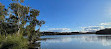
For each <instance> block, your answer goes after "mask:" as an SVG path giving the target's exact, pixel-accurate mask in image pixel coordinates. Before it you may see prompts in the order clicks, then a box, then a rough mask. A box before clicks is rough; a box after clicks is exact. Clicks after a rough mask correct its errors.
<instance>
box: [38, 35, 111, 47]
mask: <svg viewBox="0 0 111 49" xmlns="http://www.w3.org/2000/svg"><path fill="white" fill-rule="evenodd" d="M41 38H42V39H45V40H41V41H40V42H41V43H40V47H41V49H111V35H56V36H42V37H41Z"/></svg>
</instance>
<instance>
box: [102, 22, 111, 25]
mask: <svg viewBox="0 0 111 49" xmlns="http://www.w3.org/2000/svg"><path fill="white" fill-rule="evenodd" d="M100 25H111V22H108V23H101V24H100Z"/></svg>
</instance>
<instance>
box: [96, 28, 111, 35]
mask: <svg viewBox="0 0 111 49" xmlns="http://www.w3.org/2000/svg"><path fill="white" fill-rule="evenodd" d="M96 34H111V28H106V29H103V30H99V31H97V32H96Z"/></svg>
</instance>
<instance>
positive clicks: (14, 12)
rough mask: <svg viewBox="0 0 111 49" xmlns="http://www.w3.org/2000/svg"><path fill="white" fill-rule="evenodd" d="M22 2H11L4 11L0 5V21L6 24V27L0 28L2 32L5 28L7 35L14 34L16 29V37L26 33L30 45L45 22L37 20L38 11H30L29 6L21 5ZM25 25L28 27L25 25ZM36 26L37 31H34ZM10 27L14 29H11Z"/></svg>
mask: <svg viewBox="0 0 111 49" xmlns="http://www.w3.org/2000/svg"><path fill="white" fill-rule="evenodd" d="M23 2H24V0H11V3H10V4H9V7H8V8H7V9H5V8H4V6H3V5H2V4H1V3H0V21H2V22H4V24H8V25H6V27H1V28H2V30H4V29H3V28H5V29H6V30H7V32H8V33H9V32H14V33H15V32H16V30H17V29H18V30H17V34H18V35H20V34H22V35H23V33H27V36H28V39H29V41H30V42H31V43H32V42H33V41H35V40H36V38H37V36H38V35H39V30H40V27H41V26H42V24H45V21H43V20H38V19H37V17H38V16H39V13H40V11H39V10H37V9H32V8H30V7H29V6H24V5H22V4H21V3H23ZM5 17H7V18H5ZM27 23H28V25H26V24H27ZM10 25H11V27H10ZM36 26H38V28H39V29H38V30H35V27H36ZM12 27H13V28H15V29H11V28H12ZM1 28H0V29H1ZM9 30H15V31H9Z"/></svg>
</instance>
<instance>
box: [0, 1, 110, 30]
mask: <svg viewBox="0 0 111 49" xmlns="http://www.w3.org/2000/svg"><path fill="white" fill-rule="evenodd" d="M0 2H1V3H3V4H4V5H8V3H9V1H6V0H0ZM24 3H25V4H23V5H28V6H31V7H32V8H34V9H38V10H40V15H39V17H38V19H39V20H45V21H46V24H44V25H43V26H42V27H41V31H55V32H56V31H58V32H63V31H65V32H66V31H68V32H70V31H97V30H100V29H104V28H110V26H111V25H110V24H111V0H25V2H24ZM37 28H38V27H36V29H37Z"/></svg>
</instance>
